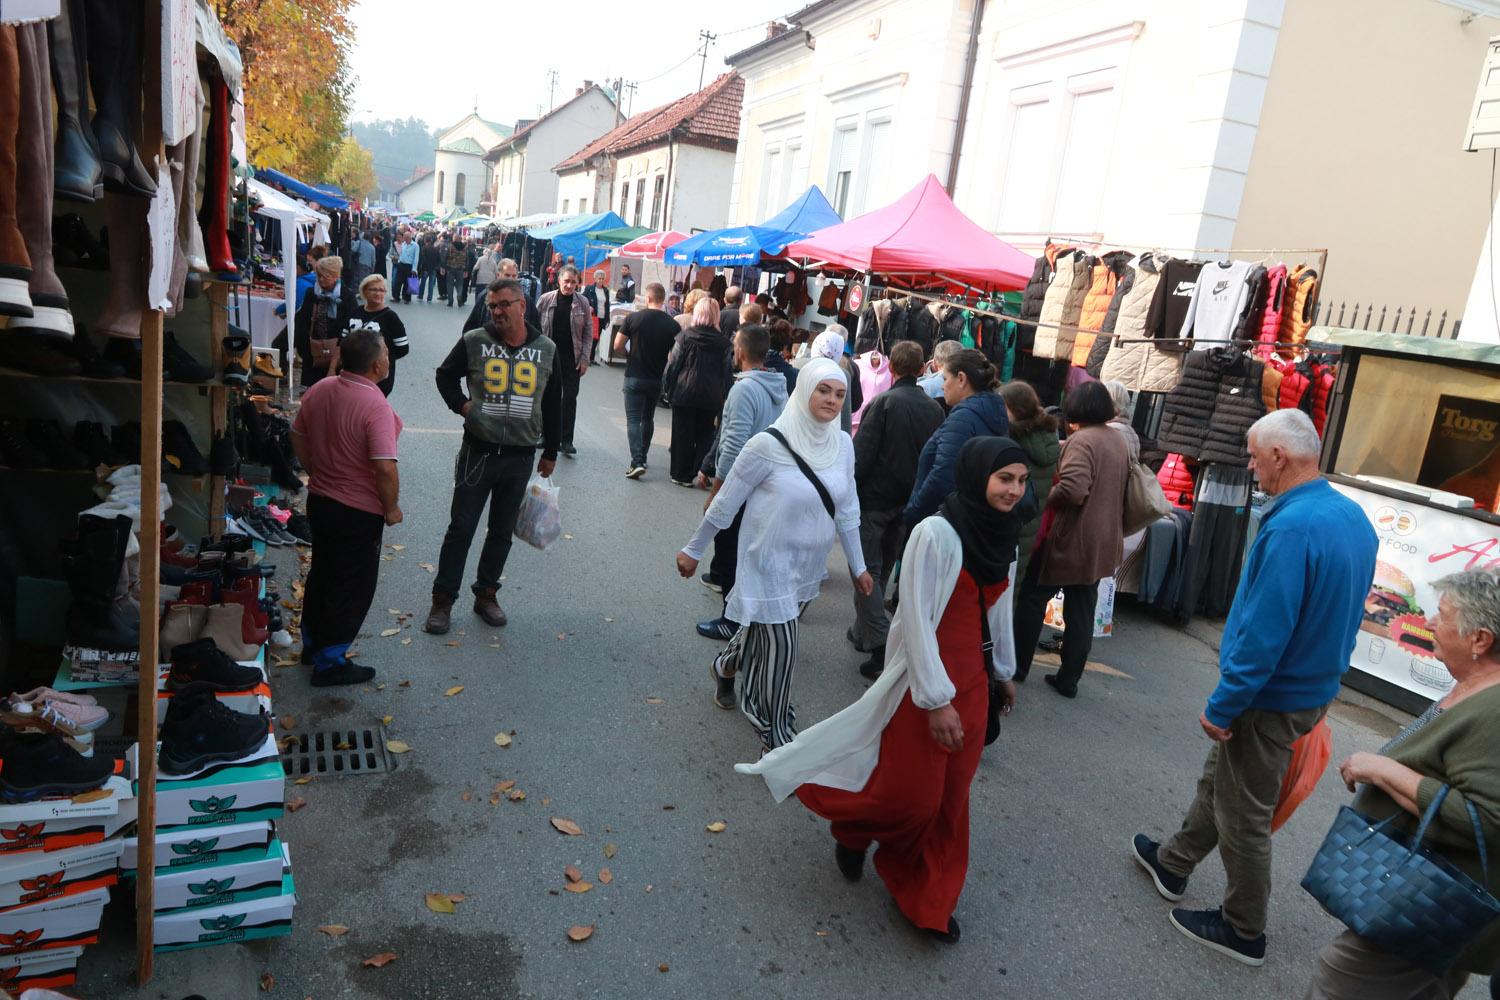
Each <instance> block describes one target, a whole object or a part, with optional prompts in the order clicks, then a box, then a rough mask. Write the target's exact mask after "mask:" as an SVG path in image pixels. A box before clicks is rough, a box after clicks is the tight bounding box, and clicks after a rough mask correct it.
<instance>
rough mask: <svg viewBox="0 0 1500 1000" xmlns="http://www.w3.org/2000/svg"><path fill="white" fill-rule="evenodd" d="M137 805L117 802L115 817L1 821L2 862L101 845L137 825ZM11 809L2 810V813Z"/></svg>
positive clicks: (0, 847)
mask: <svg viewBox="0 0 1500 1000" xmlns="http://www.w3.org/2000/svg"><path fill="white" fill-rule="evenodd" d="M110 780H111V781H114V780H118V779H114V778H111V779H110ZM137 805H138V803H137V802H136V800H135V799H133V798H127V799H124V800H122V801H119V802H117V804H116V808H117V809H118V811H117V812H115V813H114V814H113V815H109V814H106V815H103V816H81V817H78V818H71V819H37V820H7V819H3V818H0V858H3V857H6V856H8V855H12V854H21V853H25V852H28V851H61V850H65V849H67V848H70V847H80V846H82V845H84V844H97V843H100V842H101V841H103V840H104V839H105V838H107V837H113V836H114V835H115V834H117V833H119V832H120V831H121V830H123V829H125V828H126V827H127V826H129V825H130V824H132V823H134V822H135V815H136V807H137ZM8 808H10V807H9V806H0V811H3V810H4V809H8Z"/></svg>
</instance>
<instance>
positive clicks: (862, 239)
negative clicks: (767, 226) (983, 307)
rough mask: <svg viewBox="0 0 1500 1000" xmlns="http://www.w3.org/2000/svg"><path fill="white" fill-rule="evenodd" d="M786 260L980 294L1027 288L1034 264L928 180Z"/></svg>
mask: <svg viewBox="0 0 1500 1000" xmlns="http://www.w3.org/2000/svg"><path fill="white" fill-rule="evenodd" d="M785 256H787V257H790V258H793V259H797V260H805V261H809V262H811V266H814V267H816V266H817V265H818V264H822V265H824V266H827V267H832V268H843V269H846V270H849V271H858V272H863V273H867V274H879V275H885V276H887V277H891V278H898V279H903V278H904V279H906V280H907V283H909V284H912V285H925V284H930V283H932V279H938V280H940V281H942V282H944V283H946V284H949V285H952V286H957V287H968V288H977V289H982V290H985V291H1014V290H1016V289H1020V288H1024V287H1026V282H1027V281H1029V280H1030V279H1031V270H1032V267H1033V265H1034V263H1035V260H1034V258H1032V257H1031V256H1030V255H1029V254H1026V253H1025V252H1023V251H1021V250H1017V249H1016V248H1015V247H1013V246H1011V245H1010V244H1009V243H1006V242H1005V241H1003V240H1000V239H996V238H995V237H994V236H992V235H990V234H989V233H987V232H985V231H984V230H983V229H981V228H980V227H979V226H978V225H977V224H975V223H974V222H973V221H972V220H970V219H969V217H968V216H967V215H964V213H963V212H960V211H959V210H958V206H957V205H955V204H953V200H952V199H951V198H949V197H948V193H947V192H946V191H944V190H943V185H942V184H941V183H939V182H938V179H937V178H936V177H934V176H933V175H932V174H928V175H927V179H926V180H924V181H922V182H921V183H920V184H918V185H917V186H916V187H914V188H912V189H911V190H910V191H908V192H907V193H906V194H905V195H903V196H902V197H901V198H900V199H899V200H897V201H895V202H893V203H892V204H890V205H887V206H886V207H885V208H881V209H877V210H875V211H873V212H867V213H865V214H864V215H861V216H860V217H859V218H857V219H852V220H850V221H849V222H844V223H840V224H839V225H837V226H829V227H828V228H827V229H820V230H818V231H817V232H816V233H813V234H812V235H811V236H809V237H808V238H807V239H805V240H799V241H798V242H796V243H793V244H792V245H791V246H789V247H787V248H786V252H785Z"/></svg>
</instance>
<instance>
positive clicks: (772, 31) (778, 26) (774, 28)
mask: <svg viewBox="0 0 1500 1000" xmlns="http://www.w3.org/2000/svg"><path fill="white" fill-rule="evenodd" d="M790 30H791V26H790V25H787V24H785V23H784V22H781V21H769V22H767V23H766V39H767V40H770V39H772V38H775V37H776V36H777V35H784V34H786V33H787V32H788V31H790Z"/></svg>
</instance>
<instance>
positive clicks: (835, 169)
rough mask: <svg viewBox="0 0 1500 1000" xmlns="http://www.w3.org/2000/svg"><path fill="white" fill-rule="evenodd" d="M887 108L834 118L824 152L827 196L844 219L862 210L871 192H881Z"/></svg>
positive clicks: (888, 127) (886, 152)
mask: <svg viewBox="0 0 1500 1000" xmlns="http://www.w3.org/2000/svg"><path fill="white" fill-rule="evenodd" d="M890 142H891V108H889V107H879V108H871V109H868V110H865V111H862V112H859V113H857V114H848V115H841V116H840V117H838V118H836V119H834V123H833V137H832V142H831V143H830V145H829V152H828V196H829V200H830V201H831V202H832V203H833V207H834V210H835V211H837V212H838V213H839V215H841V216H843V217H844V218H846V219H849V218H853V217H854V216H856V215H860V214H862V213H863V212H864V210H865V206H866V205H867V204H869V203H870V199H871V197H872V196H874V197H877V198H878V197H880V196H882V195H884V194H885V190H884V185H885V171H886V164H887V161H888V160H889V159H890V156H891V151H890V148H889V147H890Z"/></svg>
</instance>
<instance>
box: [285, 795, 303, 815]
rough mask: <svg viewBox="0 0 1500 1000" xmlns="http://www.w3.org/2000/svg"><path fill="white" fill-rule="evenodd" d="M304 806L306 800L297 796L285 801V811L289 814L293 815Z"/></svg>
mask: <svg viewBox="0 0 1500 1000" xmlns="http://www.w3.org/2000/svg"><path fill="white" fill-rule="evenodd" d="M305 805H307V800H306V799H304V798H303V797H302V796H300V795H299V796H297V797H296V798H295V799H287V802H286V811H287V812H289V813H294V812H296V811H297V810H298V809H301V808H302V807H303V806H305Z"/></svg>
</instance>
